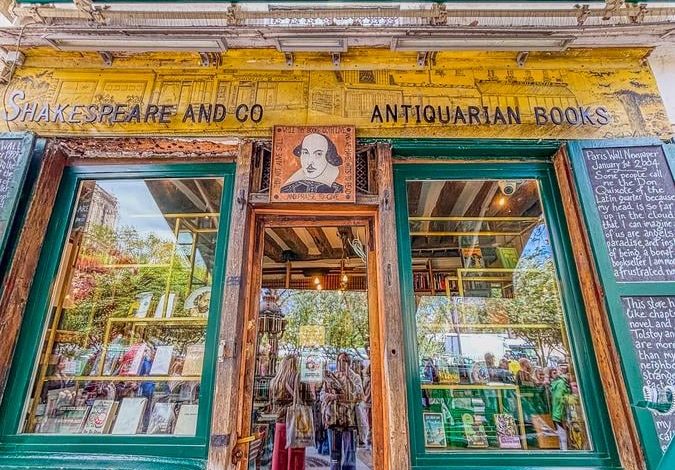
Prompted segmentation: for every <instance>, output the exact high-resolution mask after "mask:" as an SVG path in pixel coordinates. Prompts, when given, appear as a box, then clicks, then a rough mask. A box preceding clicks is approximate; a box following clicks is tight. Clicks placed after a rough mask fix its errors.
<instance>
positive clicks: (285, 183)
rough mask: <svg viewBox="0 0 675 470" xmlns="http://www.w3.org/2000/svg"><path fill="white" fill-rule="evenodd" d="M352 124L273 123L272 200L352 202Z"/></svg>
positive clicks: (353, 147)
mask: <svg viewBox="0 0 675 470" xmlns="http://www.w3.org/2000/svg"><path fill="white" fill-rule="evenodd" d="M355 134H356V130H355V128H354V127H353V126H319V127H296V126H276V127H275V128H274V142H273V146H272V148H273V150H272V182H271V185H270V197H271V201H272V202H355V201H356V194H355V190H356V187H355V176H354V166H355V163H354V160H355V154H356V137H355Z"/></svg>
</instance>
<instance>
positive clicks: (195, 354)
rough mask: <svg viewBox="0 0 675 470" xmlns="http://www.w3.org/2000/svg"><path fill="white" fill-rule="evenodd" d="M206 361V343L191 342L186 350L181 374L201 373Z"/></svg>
mask: <svg viewBox="0 0 675 470" xmlns="http://www.w3.org/2000/svg"><path fill="white" fill-rule="evenodd" d="M203 363H204V343H196V344H191V345H189V346H188V347H187V349H186V351H185V361H183V371H182V373H181V375H183V376H186V375H201V373H202V364H203Z"/></svg>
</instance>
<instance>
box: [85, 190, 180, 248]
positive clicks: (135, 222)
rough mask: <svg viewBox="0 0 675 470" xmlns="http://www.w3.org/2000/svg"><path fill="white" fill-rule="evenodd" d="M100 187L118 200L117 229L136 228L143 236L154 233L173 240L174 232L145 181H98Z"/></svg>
mask: <svg viewBox="0 0 675 470" xmlns="http://www.w3.org/2000/svg"><path fill="white" fill-rule="evenodd" d="M97 184H98V186H99V187H101V188H102V189H104V190H105V191H106V192H108V193H110V194H112V195H113V196H115V197H116V198H117V210H118V218H117V227H116V229H117V230H119V229H121V228H122V227H125V226H128V227H133V228H135V229H136V230H137V231H138V232H139V233H140V234H141V235H149V234H150V233H154V234H155V236H157V237H159V238H162V239H173V230H172V229H171V228H170V227H169V225H168V224H167V222H166V220H165V219H164V217H163V216H162V212H161V211H160V210H159V207H158V206H157V204H156V203H155V200H154V199H153V197H152V194H150V191H149V190H148V187H147V186H146V185H145V181H144V180H112V181H97Z"/></svg>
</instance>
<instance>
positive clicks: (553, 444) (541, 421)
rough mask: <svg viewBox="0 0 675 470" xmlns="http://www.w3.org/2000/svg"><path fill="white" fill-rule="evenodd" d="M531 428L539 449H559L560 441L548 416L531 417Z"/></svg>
mask: <svg viewBox="0 0 675 470" xmlns="http://www.w3.org/2000/svg"><path fill="white" fill-rule="evenodd" d="M532 426H534V431H535V432H536V433H537V446H538V447H539V448H540V449H560V439H559V438H558V433H557V432H556V430H555V425H554V424H553V420H552V419H551V416H550V415H532Z"/></svg>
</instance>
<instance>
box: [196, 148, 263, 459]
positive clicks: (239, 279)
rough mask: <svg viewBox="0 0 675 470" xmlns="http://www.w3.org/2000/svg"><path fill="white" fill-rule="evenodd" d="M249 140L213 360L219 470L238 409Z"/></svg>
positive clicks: (238, 178) (241, 163)
mask: <svg viewBox="0 0 675 470" xmlns="http://www.w3.org/2000/svg"><path fill="white" fill-rule="evenodd" d="M251 153H252V144H251V142H244V143H243V144H242V145H241V146H240V149H239V158H238V159H237V169H236V173H235V181H234V198H235V204H234V205H233V207H232V216H231V219H230V234H229V242H228V249H227V268H226V270H225V290H224V292H223V302H222V311H221V318H220V331H219V335H218V336H219V344H220V346H221V347H222V349H221V350H220V351H219V356H218V360H217V363H216V378H215V386H214V390H213V394H214V395H213V409H212V413H211V414H212V418H211V442H210V445H209V455H208V463H207V468H208V469H209V470H216V469H217V470H221V469H224V468H226V467H227V466H228V465H229V463H230V460H231V451H232V449H233V448H234V443H235V441H236V438H237V436H236V426H237V414H238V412H239V407H238V406H237V405H238V403H239V391H240V388H239V365H240V355H241V344H240V343H239V342H238V341H237V338H241V331H242V329H243V319H244V315H245V313H244V312H245V310H244V309H245V305H244V304H245V302H244V293H245V292H246V289H243V288H241V286H242V285H245V282H244V279H245V274H246V270H245V269H244V261H243V260H244V258H245V256H246V252H247V246H248V239H247V228H248V218H249V212H250V211H249V209H248V204H246V203H245V201H247V200H248V192H249V175H250V171H251Z"/></svg>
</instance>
